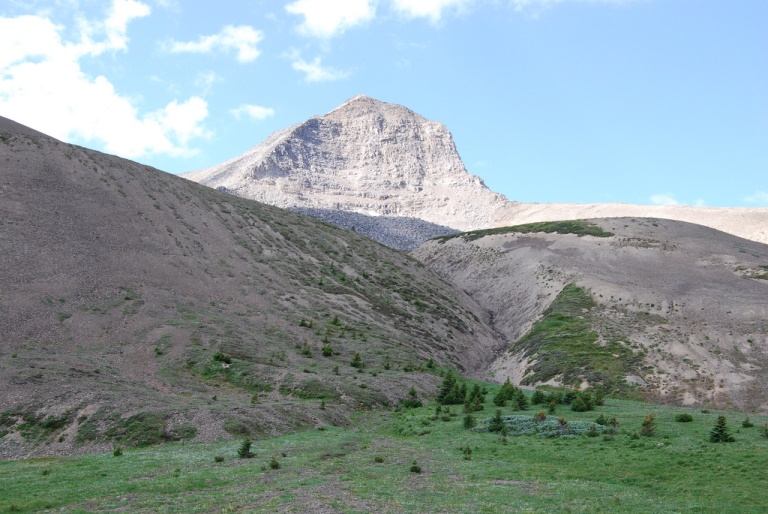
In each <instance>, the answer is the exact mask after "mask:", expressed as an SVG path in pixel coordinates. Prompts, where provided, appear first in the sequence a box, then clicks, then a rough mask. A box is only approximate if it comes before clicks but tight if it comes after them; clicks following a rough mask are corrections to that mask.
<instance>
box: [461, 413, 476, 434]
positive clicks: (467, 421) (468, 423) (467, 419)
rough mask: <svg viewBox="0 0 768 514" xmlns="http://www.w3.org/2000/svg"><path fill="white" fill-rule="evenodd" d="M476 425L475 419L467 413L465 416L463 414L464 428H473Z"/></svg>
mask: <svg viewBox="0 0 768 514" xmlns="http://www.w3.org/2000/svg"><path fill="white" fill-rule="evenodd" d="M476 425H477V419H475V417H474V416H473V415H472V414H471V413H468V414H467V415H466V416H464V428H466V429H467V430H469V429H470V428H473V427H475V426H476Z"/></svg>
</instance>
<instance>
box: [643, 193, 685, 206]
mask: <svg viewBox="0 0 768 514" xmlns="http://www.w3.org/2000/svg"><path fill="white" fill-rule="evenodd" d="M650 200H651V203H652V204H655V205H680V202H678V201H677V199H676V198H675V197H674V195H673V194H672V193H660V194H657V195H653V196H651V198H650Z"/></svg>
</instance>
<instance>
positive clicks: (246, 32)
mask: <svg viewBox="0 0 768 514" xmlns="http://www.w3.org/2000/svg"><path fill="white" fill-rule="evenodd" d="M262 39H264V33H263V32H262V31H260V30H256V29H254V28H253V27H250V26H248V25H239V26H234V25H227V26H226V27H224V28H223V29H221V31H220V32H219V33H218V34H212V35H210V36H200V37H199V38H198V40H197V41H188V42H186V43H183V42H179V41H172V42H171V43H169V45H168V51H170V52H172V53H183V52H190V53H198V54H207V53H211V52H213V51H214V50H236V51H237V60H238V61H239V62H251V61H253V60H255V59H256V58H257V57H258V56H259V55H260V54H261V52H260V51H259V49H258V48H256V45H257V44H258V43H259V42H260V41H261V40H262Z"/></svg>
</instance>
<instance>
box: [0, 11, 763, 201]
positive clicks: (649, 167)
mask: <svg viewBox="0 0 768 514" xmlns="http://www.w3.org/2000/svg"><path fill="white" fill-rule="evenodd" d="M766 20H768V2H767V1H765V0H336V1H334V0H251V1H249V2H243V1H241V0H236V1H235V0H217V1H216V2H211V1H206V0H189V1H187V0H110V1H105V0H99V1H97V0H0V49H1V50H0V116H5V117H7V118H11V119H13V120H15V121H18V122H20V123H23V124H25V125H28V126H30V127H32V128H34V129H37V130H40V131H42V132H45V133H47V134H49V135H52V136H54V137H56V138H59V139H61V140H63V141H66V142H69V143H74V144H78V145H81V146H85V147H88V148H93V149H96V150H100V151H103V152H107V153H111V154H116V155H120V156H122V157H126V158H130V159H133V160H136V161H139V162H141V163H145V164H149V165H151V166H154V167H156V168H159V169H161V170H164V171H167V172H170V173H182V172H185V171H193V170H196V169H201V168H206V167H209V166H213V165H215V164H219V163H221V162H223V161H225V160H227V159H230V158H232V157H235V156H237V155H239V154H241V153H243V152H245V151H246V150H248V149H249V148H251V147H252V146H254V145H256V144H258V143H259V142H261V141H262V140H264V139H265V138H266V137H267V136H268V135H269V134H271V133H272V132H274V131H276V130H279V129H282V128H285V127H288V126H290V125H293V124H295V123H300V122H302V121H304V120H306V119H307V118H309V117H311V116H314V115H321V114H324V113H326V112H328V111H331V110H333V109H334V108H335V107H337V106H338V105H340V104H342V103H343V102H344V101H346V100H347V99H349V98H351V97H353V96H355V95H358V94H365V95H368V96H371V97H374V98H377V99H379V100H382V101H385V102H390V103H397V104H401V105H404V106H406V107H408V108H410V109H411V110H413V111H415V112H417V113H419V114H421V115H422V116H424V117H426V118H428V119H431V120H436V121H440V122H442V123H444V124H445V125H446V126H447V127H448V129H449V130H450V131H451V132H452V134H453V137H454V141H455V143H456V146H457V149H458V151H459V154H460V155H461V157H462V159H463V160H464V163H465V164H466V166H467V169H468V170H469V172H470V173H473V174H475V175H478V176H480V177H481V178H483V179H484V181H485V183H486V185H488V186H489V187H490V188H491V189H493V190H494V191H497V192H500V193H502V194H504V195H506V196H507V198H509V199H510V200H517V201H522V202H541V203H545V202H574V203H602V202H625V203H636V204H664V205H674V204H680V205H705V206H735V207H765V206H768V30H766V29H765V27H766Z"/></svg>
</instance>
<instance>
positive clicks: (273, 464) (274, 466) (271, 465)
mask: <svg viewBox="0 0 768 514" xmlns="http://www.w3.org/2000/svg"><path fill="white" fill-rule="evenodd" d="M269 468H270V469H280V463H279V462H278V461H277V459H276V458H275V456H274V455H273V456H272V460H271V461H269Z"/></svg>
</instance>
